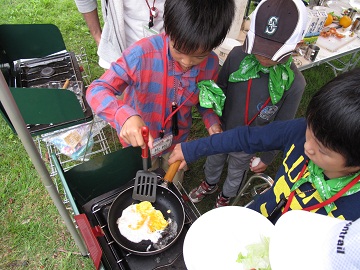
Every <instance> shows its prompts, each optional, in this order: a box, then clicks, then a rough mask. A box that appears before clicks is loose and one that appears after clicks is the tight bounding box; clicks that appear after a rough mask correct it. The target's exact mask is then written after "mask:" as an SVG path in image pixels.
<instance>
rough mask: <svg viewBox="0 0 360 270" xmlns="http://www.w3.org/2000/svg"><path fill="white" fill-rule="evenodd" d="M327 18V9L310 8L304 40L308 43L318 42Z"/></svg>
mask: <svg viewBox="0 0 360 270" xmlns="http://www.w3.org/2000/svg"><path fill="white" fill-rule="evenodd" d="M326 18H327V13H326V11H324V10H320V11H319V10H311V9H308V24H307V29H306V31H305V37H304V42H305V43H306V44H314V43H316V41H317V39H318V37H319V35H320V32H321V30H322V29H323V27H324V24H325V21H326Z"/></svg>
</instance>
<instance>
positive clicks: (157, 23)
mask: <svg viewBox="0 0 360 270" xmlns="http://www.w3.org/2000/svg"><path fill="white" fill-rule="evenodd" d="M75 3H76V6H77V8H78V10H79V12H80V13H82V14H83V16H84V19H85V21H86V24H87V26H88V28H89V31H90V33H91V35H92V36H93V38H94V40H95V42H96V44H97V46H98V51H97V54H98V55H99V65H100V66H101V67H103V68H106V69H108V68H109V67H110V64H111V62H114V61H116V60H117V59H118V58H119V57H120V56H121V53H122V51H123V50H124V49H125V48H127V47H128V46H130V45H131V44H133V43H134V42H136V41H138V40H139V39H141V38H143V37H146V36H149V35H152V34H157V33H160V32H163V30H164V29H163V13H164V3H165V0H101V9H102V14H103V19H104V26H103V29H101V25H100V20H99V15H98V8H97V7H98V6H97V1H96V0H75ZM150 21H151V22H152V23H153V26H151V27H150V28H149V23H150Z"/></svg>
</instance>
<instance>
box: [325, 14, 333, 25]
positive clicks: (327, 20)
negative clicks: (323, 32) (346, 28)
mask: <svg viewBox="0 0 360 270" xmlns="http://www.w3.org/2000/svg"><path fill="white" fill-rule="evenodd" d="M332 22H333V15H331V14H330V13H329V14H328V16H327V18H326V21H325V23H324V26H328V25H329V24H331V23H332Z"/></svg>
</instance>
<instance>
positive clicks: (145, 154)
mask: <svg viewBox="0 0 360 270" xmlns="http://www.w3.org/2000/svg"><path fill="white" fill-rule="evenodd" d="M141 135H142V136H143V139H144V142H145V147H144V149H141V157H142V158H146V160H147V159H148V157H149V146H148V142H149V128H148V127H147V126H143V127H142V128H141Z"/></svg>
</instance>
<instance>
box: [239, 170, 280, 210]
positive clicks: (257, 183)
mask: <svg viewBox="0 0 360 270" xmlns="http://www.w3.org/2000/svg"><path fill="white" fill-rule="evenodd" d="M273 184H274V180H273V179H272V178H271V177H270V176H268V175H266V174H264V173H255V174H254V175H252V176H251V177H249V179H248V180H247V181H246V183H245V184H244V185H243V186H242V188H241V189H240V191H239V192H238V195H237V196H236V197H235V199H234V201H233V203H232V205H238V204H239V202H240V200H241V199H242V198H243V197H244V196H245V195H249V194H250V196H251V198H252V200H251V201H250V202H248V203H246V204H245V205H243V206H244V207H249V206H250V205H251V204H252V203H253V202H254V199H255V197H256V196H257V195H259V194H262V193H264V192H266V191H268V190H269V189H270V188H271V187H272V185H273Z"/></svg>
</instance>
